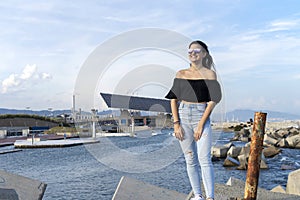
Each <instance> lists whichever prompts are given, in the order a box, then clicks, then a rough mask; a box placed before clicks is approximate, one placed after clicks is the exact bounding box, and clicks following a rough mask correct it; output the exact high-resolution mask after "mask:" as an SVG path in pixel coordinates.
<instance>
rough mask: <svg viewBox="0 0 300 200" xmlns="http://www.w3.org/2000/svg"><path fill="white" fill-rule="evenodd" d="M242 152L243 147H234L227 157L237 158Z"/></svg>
mask: <svg viewBox="0 0 300 200" xmlns="http://www.w3.org/2000/svg"><path fill="white" fill-rule="evenodd" d="M241 150H242V147H236V146H232V147H230V149H229V150H228V152H227V156H230V157H233V158H237V157H238V156H239V154H240V153H241Z"/></svg>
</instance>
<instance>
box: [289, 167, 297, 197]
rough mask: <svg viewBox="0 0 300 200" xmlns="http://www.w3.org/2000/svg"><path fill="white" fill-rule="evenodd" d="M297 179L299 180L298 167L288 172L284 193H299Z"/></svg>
mask: <svg viewBox="0 0 300 200" xmlns="http://www.w3.org/2000/svg"><path fill="white" fill-rule="evenodd" d="M299 180H300V169H298V170H296V171H293V172H291V173H289V176H288V180H287V185H286V193H288V194H296V195H300V181H299ZM299 199H300V197H299Z"/></svg>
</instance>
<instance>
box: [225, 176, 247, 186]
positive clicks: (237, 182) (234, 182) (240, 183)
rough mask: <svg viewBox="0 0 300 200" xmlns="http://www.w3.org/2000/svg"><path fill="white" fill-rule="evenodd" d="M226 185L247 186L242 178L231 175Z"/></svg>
mask: <svg viewBox="0 0 300 200" xmlns="http://www.w3.org/2000/svg"><path fill="white" fill-rule="evenodd" d="M226 185H229V186H233V187H236V186H242V187H244V186H245V182H244V181H242V180H240V179H237V178H234V177H230V178H229V179H228V181H227V182H226Z"/></svg>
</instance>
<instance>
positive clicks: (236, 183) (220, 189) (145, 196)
mask: <svg viewBox="0 0 300 200" xmlns="http://www.w3.org/2000/svg"><path fill="white" fill-rule="evenodd" d="M202 190H203V191H204V189H203V186H202ZM244 190H245V182H244V181H242V180H239V179H236V178H230V179H229V180H228V182H227V184H226V185H225V184H218V183H217V184H215V199H216V200H230V199H235V198H239V199H242V198H243V197H244ZM188 196H189V197H190V196H191V195H190V194H183V193H179V192H177V191H173V190H168V189H164V188H160V187H157V186H154V185H150V184H148V183H145V182H142V181H139V180H136V179H133V178H128V177H122V178H121V180H120V183H119V185H118V187H117V189H116V191H115V194H114V196H113V200H129V199H130V200H141V199H142V200H170V199H172V200H187V199H189V198H187V197H188ZM283 199H284V200H299V199H300V198H299V196H297V195H289V194H282V193H276V192H271V191H269V190H266V189H262V188H258V191H257V200H283Z"/></svg>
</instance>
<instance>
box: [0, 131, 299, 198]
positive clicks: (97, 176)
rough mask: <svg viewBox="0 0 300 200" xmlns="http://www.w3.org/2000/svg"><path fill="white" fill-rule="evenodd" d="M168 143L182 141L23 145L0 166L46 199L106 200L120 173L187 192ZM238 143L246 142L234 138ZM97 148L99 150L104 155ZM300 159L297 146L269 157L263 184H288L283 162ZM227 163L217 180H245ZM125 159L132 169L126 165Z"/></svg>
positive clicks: (160, 137) (221, 139)
mask: <svg viewBox="0 0 300 200" xmlns="http://www.w3.org/2000/svg"><path fill="white" fill-rule="evenodd" d="M232 136H233V133H221V132H215V141H214V144H215V145H222V144H225V143H228V142H229V140H230V138H232ZM107 144H109V145H110V146H107ZM97 145H102V146H101V147H100V146H97ZM168 145H169V146H172V145H173V146H174V147H176V145H178V142H177V141H176V139H175V138H174V137H173V136H172V135H170V134H169V133H168V132H163V133H161V132H160V133H159V134H157V135H156V134H155V135H153V136H152V135H147V134H142V136H140V137H139V136H137V137H109V138H100V143H97V144H89V145H88V146H87V145H82V146H74V147H67V148H41V149H23V150H22V151H20V152H16V153H10V154H2V155H0V169H2V170H6V171H8V172H12V173H16V174H19V175H22V176H26V177H29V178H32V179H37V180H40V181H42V182H44V183H46V184H47V189H46V191H45V194H44V198H43V199H46V200H50V199H51V200H54V199H55V200H58V199H72V200H73V199H88V200H90V199H95V200H98V199H103V200H106V199H107V200H108V199H111V198H112V196H113V194H114V191H115V189H116V187H117V185H118V182H119V180H120V178H121V177H122V176H129V177H132V178H136V179H138V180H141V181H145V182H147V183H150V184H154V185H157V186H160V187H164V188H168V189H172V190H177V191H178V192H181V193H186V194H188V193H189V192H190V190H191V187H190V186H189V181H188V177H187V174H186V169H185V161H184V158H183V155H182V154H179V155H177V153H178V152H177V153H176V152H175V150H170V148H169V149H168V148H165V146H168ZM236 145H243V144H242V143H239V142H236ZM111 146H113V147H114V148H119V152H123V151H124V152H126V153H127V154H124V155H125V156H122V155H123V154H118V153H116V152H113V150H112V148H111ZM177 147H179V146H177ZM6 148H7V147H6ZM10 148H12V147H10ZM98 150H99V151H98ZM93 151H97V154H99V155H100V157H98V156H99V155H95V152H93ZM148 154H152V157H151V158H150V159H152V160H150V161H151V165H150V166H146V167H145V169H140V168H139V167H140V166H142V165H140V163H143V162H145V160H147V159H149V156H147V155H148ZM126 155H128V156H126ZM101 156H102V157H101ZM105 156H106V157H105ZM107 157H109V159H107ZM143 158H144V159H143ZM134 159H136V160H134ZM299 160H300V150H297V149H283V150H282V152H281V153H280V154H279V155H277V156H275V157H273V158H268V159H267V164H268V166H269V169H265V170H261V171H260V179H259V187H262V188H265V189H272V188H273V187H275V186H277V185H282V186H286V181H287V177H288V173H289V172H291V171H292V170H281V166H282V165H283V164H284V165H289V166H293V167H295V168H300V166H299ZM223 161H224V160H222V159H221V160H219V161H214V169H215V180H216V183H226V182H227V180H228V179H229V178H230V177H235V178H238V179H241V180H245V177H246V171H245V170H236V169H235V168H225V167H223ZM116 163H117V164H120V165H116ZM126 163H128V166H130V167H129V168H124V166H126ZM145 163H146V162H145ZM145 163H144V164H145ZM162 163H163V164H162ZM146 164H147V163H146ZM146 164H145V165H146ZM158 165H160V166H158ZM141 168H142V167H141Z"/></svg>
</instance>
